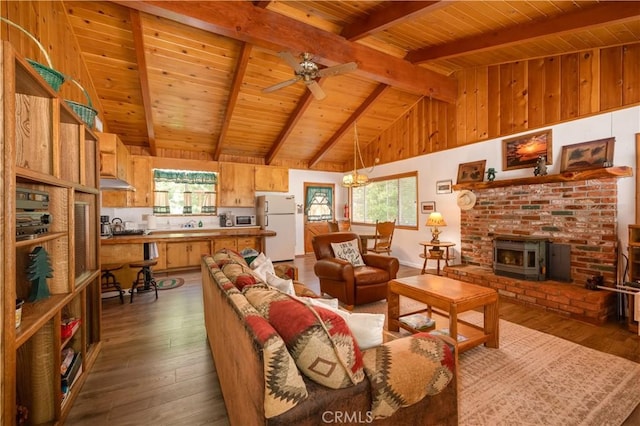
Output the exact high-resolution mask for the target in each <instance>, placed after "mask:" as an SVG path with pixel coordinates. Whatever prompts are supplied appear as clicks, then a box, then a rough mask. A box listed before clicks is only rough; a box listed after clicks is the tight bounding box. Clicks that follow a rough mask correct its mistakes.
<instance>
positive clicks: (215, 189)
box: [151, 167, 219, 217]
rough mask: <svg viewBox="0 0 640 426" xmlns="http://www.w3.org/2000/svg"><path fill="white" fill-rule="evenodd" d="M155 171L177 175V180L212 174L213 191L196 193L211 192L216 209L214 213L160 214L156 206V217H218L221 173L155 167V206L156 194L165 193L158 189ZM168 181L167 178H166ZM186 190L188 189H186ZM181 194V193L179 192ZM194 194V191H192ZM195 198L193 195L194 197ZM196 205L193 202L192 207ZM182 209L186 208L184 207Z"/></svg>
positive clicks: (153, 173) (181, 183)
mask: <svg viewBox="0 0 640 426" xmlns="http://www.w3.org/2000/svg"><path fill="white" fill-rule="evenodd" d="M155 171H159V172H160V173H163V172H166V173H169V174H171V173H174V174H176V175H177V178H178V179H180V175H197V174H201V173H202V174H211V175H213V183H212V184H211V185H212V186H213V191H204V192H203V191H196V192H203V193H207V192H211V193H213V194H214V198H215V202H214V205H213V207H214V209H215V211H213V212H191V213H187V212H184V211H183V212H182V213H171V212H168V213H160V212H155V205H154V213H153V214H154V215H157V216H162V217H169V216H217V215H218V211H219V208H218V185H219V176H218V175H219V172H216V171H211V170H188V169H171V168H165V167H154V168H153V169H152V177H151V179H152V183H153V194H154V204H155V201H156V200H155V194H156V192H159V191H164V189H158V187H157V184H158V180H157V178H156V176H155ZM164 179H166V178H164ZM164 182H171V185H174V186H177V185H197V183H193V182H191V183H187V182H179V181H177V180H176V181H173V180H171V181H170V180H164ZM185 189H186V187H185ZM178 192H180V191H178ZM185 192H186V191H182V193H183V194H184V193H185ZM190 192H191V193H192V194H193V192H194V191H190ZM192 196H193V195H192ZM193 205H194V202H192V204H191V206H193ZM182 207H183V208H184V205H182Z"/></svg>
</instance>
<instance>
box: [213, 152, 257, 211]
mask: <svg viewBox="0 0 640 426" xmlns="http://www.w3.org/2000/svg"><path fill="white" fill-rule="evenodd" d="M254 173H255V172H254V165H253V164H242V163H220V180H219V183H218V185H219V189H218V206H219V207H254V206H255V190H254V188H255V174H254Z"/></svg>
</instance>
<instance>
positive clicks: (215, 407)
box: [65, 256, 640, 426]
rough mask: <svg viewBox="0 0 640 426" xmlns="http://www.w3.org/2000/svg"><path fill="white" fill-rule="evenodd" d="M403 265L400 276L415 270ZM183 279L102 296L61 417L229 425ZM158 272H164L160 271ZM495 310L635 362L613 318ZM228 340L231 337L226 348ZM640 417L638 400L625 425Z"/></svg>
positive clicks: (307, 274) (309, 263)
mask: <svg viewBox="0 0 640 426" xmlns="http://www.w3.org/2000/svg"><path fill="white" fill-rule="evenodd" d="M314 263H315V260H314V258H313V257H312V256H305V257H299V258H297V259H296V260H295V264H296V266H298V269H299V279H300V281H302V282H305V283H306V284H307V285H308V286H309V287H311V288H312V289H313V290H314V291H316V292H318V291H319V285H318V280H317V278H316V276H315V275H314V273H313V264H314ZM419 272H420V271H419V270H417V269H414V268H409V267H401V269H400V273H399V276H401V277H402V276H410V275H415V274H417V273H419ZM176 276H180V277H182V278H184V279H185V285H184V286H182V287H179V288H176V289H171V290H165V291H160V294H159V299H158V300H157V301H156V300H155V299H154V298H153V296H152V295H151V294H143V295H140V296H136V298H135V299H134V303H133V304H129V303H128V302H127V303H125V304H124V305H121V304H120V302H119V301H118V300H117V299H111V300H106V301H104V302H103V349H102V351H101V353H100V355H99V357H98V360H97V361H96V364H95V366H94V368H93V369H92V371H91V372H90V373H89V376H88V378H87V381H86V382H85V384H84V386H83V388H82V390H81V392H80V395H79V396H78V398H77V399H76V401H75V403H74V406H73V408H72V410H71V413H70V415H69V417H68V419H67V422H66V423H65V424H67V425H91V426H101V425H105V426H107V425H109V426H114V425H118V426H124V425H168V424H171V425H189V426H191V425H215V426H218V425H228V424H229V422H228V420H227V417H226V411H225V408H224V402H223V400H222V395H221V392H220V388H219V385H218V382H217V376H216V372H215V368H214V365H213V361H212V359H211V353H210V352H209V348H208V346H207V342H206V338H205V331H204V323H203V314H202V312H203V306H202V291H201V287H200V274H199V272H185V273H180V274H178V275H176ZM160 278H162V277H160ZM500 303H501V305H500V317H501V318H503V319H505V320H508V321H511V322H514V323H517V324H521V325H524V326H526V327H529V328H533V329H536V330H540V331H543V332H545V333H549V334H553V335H556V336H559V337H562V338H565V339H567V340H571V341H573V342H576V343H579V344H582V345H585V346H588V347H590V348H593V349H596V350H599V351H602V352H607V353H611V354H614V355H618V356H621V357H624V358H627V359H630V360H633V361H635V362H640V337H638V336H637V335H635V334H633V333H630V332H629V331H627V330H626V328H625V327H624V326H623V325H621V324H618V323H616V322H612V323H610V324H607V325H605V326H602V327H596V326H593V325H590V324H585V323H582V322H578V321H573V320H570V319H566V318H564V317H561V316H558V315H555V314H552V313H546V312H544V311H540V310H534V309H530V308H526V307H523V306H521V305H518V304H514V303H510V302H508V301H506V300H503V299H502V300H501V302H500ZM231 348H232V342H230V350H231ZM638 424H640V407H639V408H637V409H636V411H635V412H634V414H633V415H632V417H631V418H629V419H628V420H627V421H626V422H625V426H631V425H638Z"/></svg>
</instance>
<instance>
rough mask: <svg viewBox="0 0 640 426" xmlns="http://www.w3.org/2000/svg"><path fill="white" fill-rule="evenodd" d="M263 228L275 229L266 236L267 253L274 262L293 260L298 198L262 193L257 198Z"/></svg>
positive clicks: (259, 223) (258, 216)
mask: <svg viewBox="0 0 640 426" xmlns="http://www.w3.org/2000/svg"><path fill="white" fill-rule="evenodd" d="M256 216H257V221H258V225H259V226H260V228H261V229H263V230H267V231H274V232H275V233H276V235H275V236H273V237H265V238H264V244H265V248H264V249H265V255H266V256H267V257H268V258H270V259H271V261H273V262H281V261H284V260H293V259H294V257H295V253H296V199H295V197H294V196H293V195H261V196H259V197H257V200H256Z"/></svg>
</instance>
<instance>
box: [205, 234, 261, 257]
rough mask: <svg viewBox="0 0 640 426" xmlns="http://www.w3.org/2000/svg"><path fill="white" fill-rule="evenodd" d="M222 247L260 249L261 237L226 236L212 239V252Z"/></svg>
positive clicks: (238, 249) (237, 249)
mask: <svg viewBox="0 0 640 426" xmlns="http://www.w3.org/2000/svg"><path fill="white" fill-rule="evenodd" d="M224 248H227V249H231V250H235V251H237V252H241V251H242V250H244V249H246V248H252V249H255V250H257V251H258V252H261V251H262V238H258V237H226V238H216V239H215V240H213V253H215V252H217V251H219V250H222V249H224Z"/></svg>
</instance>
